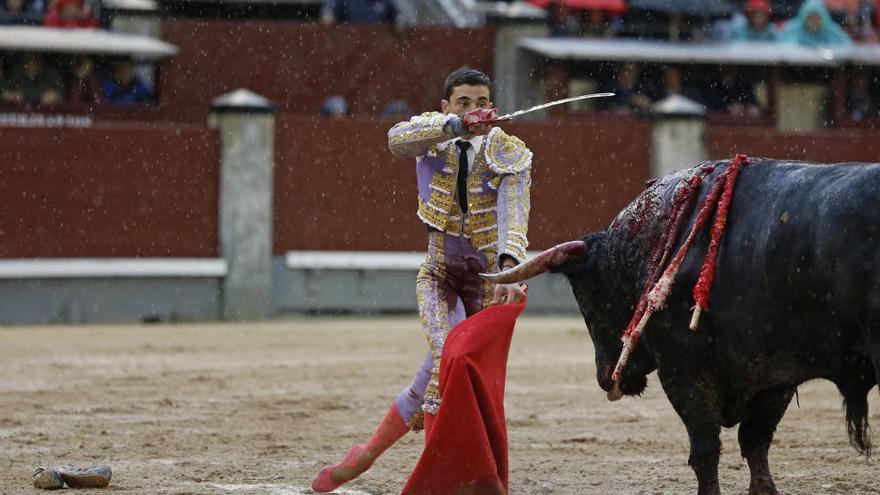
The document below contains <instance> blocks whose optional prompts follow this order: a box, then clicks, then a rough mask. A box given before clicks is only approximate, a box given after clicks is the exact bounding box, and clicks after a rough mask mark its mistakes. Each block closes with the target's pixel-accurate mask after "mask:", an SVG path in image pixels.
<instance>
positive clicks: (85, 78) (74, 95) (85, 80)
mask: <svg viewBox="0 0 880 495" xmlns="http://www.w3.org/2000/svg"><path fill="white" fill-rule="evenodd" d="M67 101H68V102H70V103H89V104H101V103H102V102H103V101H104V97H103V94H102V92H101V83H100V81H98V78H97V76H95V61H94V60H93V59H92V57H89V56H88V55H81V56H79V57H77V58H76V60H75V61H74V63H73V66H72V67H71V68H70V75H69V77H68V83H67Z"/></svg>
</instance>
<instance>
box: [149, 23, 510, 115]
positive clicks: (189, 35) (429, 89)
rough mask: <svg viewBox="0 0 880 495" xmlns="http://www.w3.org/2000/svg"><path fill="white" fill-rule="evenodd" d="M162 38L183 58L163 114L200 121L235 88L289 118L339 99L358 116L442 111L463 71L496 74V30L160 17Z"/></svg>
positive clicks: (173, 65)
mask: <svg viewBox="0 0 880 495" xmlns="http://www.w3.org/2000/svg"><path fill="white" fill-rule="evenodd" d="M162 38H163V39H164V40H166V41H168V42H170V43H173V44H174V45H177V46H178V47H179V48H180V54H178V55H177V56H175V57H172V58H171V59H170V60H168V61H167V62H165V63H164V64H163V66H162V71H161V74H160V91H161V103H160V105H161V113H162V114H163V115H164V116H166V117H167V118H169V119H175V120H190V121H198V122H204V121H205V118H206V117H207V113H208V109H209V107H210V105H211V100H212V99H213V98H215V97H217V96H220V95H221V94H223V93H226V92H228V91H232V90H235V89H238V88H247V89H250V90H252V91H255V92H257V93H259V94H261V95H263V96H265V97H267V98H269V99H270V100H272V101H274V102H275V103H277V104H278V106H279V107H280V108H281V109H282V110H284V111H288V112H296V113H306V114H318V112H319V110H320V108H321V102H322V101H323V100H324V98H326V97H327V96H331V95H342V96H343V97H345V98H346V100H347V101H348V103H349V105H350V109H351V111H352V112H353V113H354V114H365V115H379V114H381V112H382V111H383V110H384V109H385V107H386V106H387V105H388V103H390V102H391V101H393V100H395V99H402V100H404V101H406V102H407V103H409V105H410V106H411V107H412V108H414V109H423V108H428V109H429V108H438V107H439V102H440V99H441V98H442V97H443V94H442V93H443V81H444V79H445V78H446V76H447V75H448V74H449V73H450V72H451V71H453V70H454V69H456V68H458V67H459V66H461V65H464V64H468V65H472V66H474V67H478V68H481V69H482V70H484V71H485V72H487V73H488V74H489V75H490V76H491V75H492V65H493V57H494V55H493V49H494V45H495V38H494V30H493V29H491V28H481V29H475V30H462V29H455V28H444V27H437V28H431V27H419V28H418V29H402V30H399V31H398V30H394V29H392V28H391V27H388V26H322V25H320V24H296V23H286V22H285V23H280V22H257V21H238V20H237V21H218V20H193V19H163V21H162Z"/></svg>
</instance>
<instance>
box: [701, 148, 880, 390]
mask: <svg viewBox="0 0 880 495" xmlns="http://www.w3.org/2000/svg"><path fill="white" fill-rule="evenodd" d="M878 191H880V165H878V164H836V165H815V164H805V163H795V162H778V161H771V160H766V161H753V163H752V164H750V165H748V166H746V167H745V168H744V169H743V170H742V172H741V175H740V178H739V180H738V182H737V184H736V191H735V196H734V200H733V203H732V205H731V210H730V215H729V220H728V227H727V231H726V232H725V237H724V239H723V242H722V246H721V250H720V252H719V264H718V272H717V276H716V281H715V286H714V287H713V291H712V299H711V307H712V312H714V315H713V316H712V317H711V318H712V321H713V323H714V326H715V329H714V331H715V332H716V334H717V335H716V337H717V338H718V342H719V345H720V346H721V347H722V348H723V349H728V348H729V349H732V351H731V352H732V353H736V352H738V351H739V352H742V351H744V352H746V353H751V354H752V355H754V356H756V357H759V358H760V359H761V360H762V362H765V361H767V359H766V358H770V362H771V363H773V362H774V360H776V361H775V364H777V365H779V366H780V367H803V371H804V373H806V374H809V373H815V374H816V376H823V375H825V376H828V375H833V374H835V373H837V371H836V370H835V367H836V366H838V364H837V363H839V362H840V360H841V357H842V355H844V354H848V353H851V352H852V349H854V348H856V349H857V348H859V346H860V345H861V344H862V343H863V342H861V340H862V339H863V337H864V333H863V331H864V328H865V325H866V324H868V323H870V321H871V320H873V321H875V322H880V275H878V271H880V250H878V247H880V246H878V241H880V230H878V229H880V195H878ZM702 252H705V250H704V248H703V250H702V251H701V253H702ZM701 261H702V257H700V259H699V260H698V261H697V262H696V263H693V262H692V265H693V266H690V267H689V269H688V271H689V272H691V273H695V270H698V268H699V266H698V265H699V263H700V262H701ZM862 347H864V346H862Z"/></svg>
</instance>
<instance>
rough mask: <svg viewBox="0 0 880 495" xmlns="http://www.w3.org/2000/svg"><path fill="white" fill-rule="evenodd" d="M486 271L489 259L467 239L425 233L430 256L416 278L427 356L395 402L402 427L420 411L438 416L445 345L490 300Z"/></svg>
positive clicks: (490, 287) (444, 234) (443, 233)
mask: <svg viewBox="0 0 880 495" xmlns="http://www.w3.org/2000/svg"><path fill="white" fill-rule="evenodd" d="M488 266H489V265H488V259H487V256H486V255H485V254H484V253H482V252H478V251H476V250H475V249H474V248H473V245H472V244H471V241H470V239H468V238H466V237H459V236H455V235H451V234H447V233H445V232H429V233H428V255H427V257H426V258H425V262H424V263H422V266H421V268H420V270H419V274H418V276H417V277H416V296H417V298H418V302H419V316H420V318H421V323H422V331H423V332H424V334H425V337H426V338H427V340H428V346H429V348H430V350H429V352H428V354H427V356H425V360H424V362H423V363H422V366H421V368H420V369H419V371H418V373H416V376H415V378H413V381H412V383H410V384H409V385H408V386H407V387H406V388H404V389H403V390H402V391H401V392H400V393H399V394H398V395H397V398H396V400H395V402H396V404H397V409H398V411H400V414H401V416H402V417H403V419H404V421H406V422H408V423H410V424H411V425H412V424H414V422H413V421H412V419H413V418H414V417H415V416H416V415H417V414H418V413H419V412H420V411H424V412H428V413H432V414H436V413H437V409H438V408H439V407H440V392H439V377H440V360H441V357H442V356H441V354H442V351H443V344H444V343H445V342H446V337H447V336H448V335H449V331H450V330H451V329H452V327H454V326H455V325H456V324H457V323H459V322H460V321H462V320H464V319H465V317H467V316H470V315H472V314H474V313H476V312H477V311H480V310H481V309H483V308H484V307H485V306H487V305H488V303H489V301H490V300H491V297H492V284H491V283H489V282H487V281H485V280H483V279H482V278H480V277H479V274H480V273H482V272H485V271H487V267H488ZM416 423H418V421H416Z"/></svg>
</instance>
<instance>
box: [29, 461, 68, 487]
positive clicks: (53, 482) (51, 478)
mask: <svg viewBox="0 0 880 495" xmlns="http://www.w3.org/2000/svg"><path fill="white" fill-rule="evenodd" d="M34 486H35V487H37V488H42V489H43V490H57V489H59V488H64V479H62V477H61V472H59V471H57V470H55V469H52V468H47V467H40V468H37V470H36V471H34Z"/></svg>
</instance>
